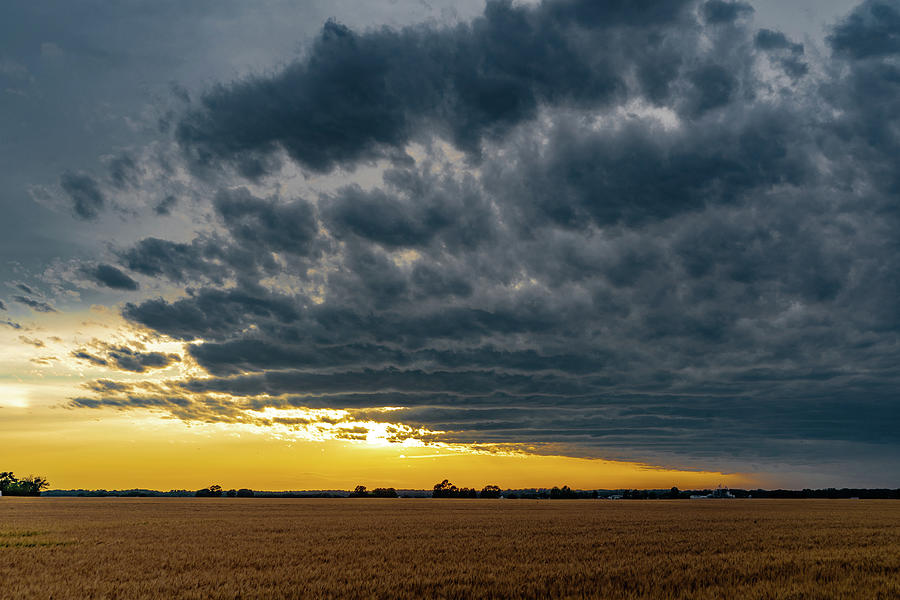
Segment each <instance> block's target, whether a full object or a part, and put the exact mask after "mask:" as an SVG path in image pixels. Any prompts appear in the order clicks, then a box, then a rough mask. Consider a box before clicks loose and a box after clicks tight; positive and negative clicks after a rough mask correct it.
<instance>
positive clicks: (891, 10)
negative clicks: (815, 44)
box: [828, 0, 900, 59]
mask: <svg viewBox="0 0 900 600" xmlns="http://www.w3.org/2000/svg"><path fill="white" fill-rule="evenodd" d="M828 42H829V43H830V44H831V47H832V48H834V49H835V51H836V52H839V53H841V54H845V55H847V56H850V57H852V58H854V59H864V58H872V57H879V56H886V55H889V54H897V53H900V5H898V3H897V2H896V1H895V0H866V1H865V2H863V3H862V4H860V5H859V6H858V7H856V8H855V9H854V10H853V12H852V13H850V15H849V16H848V17H847V18H846V19H844V20H843V21H842V22H841V23H839V24H838V25H837V26H836V27H835V28H834V30H833V31H832V32H831V34H830V35H829V36H828Z"/></svg>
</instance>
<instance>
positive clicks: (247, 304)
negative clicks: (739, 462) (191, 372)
mask: <svg viewBox="0 0 900 600" xmlns="http://www.w3.org/2000/svg"><path fill="white" fill-rule="evenodd" d="M122 314H123V315H124V316H125V317H126V318H128V319H131V320H133V321H135V322H138V323H140V324H142V325H145V326H147V327H150V328H152V329H155V330H157V331H159V332H161V333H165V334H166V335H170V336H172V337H174V338H177V339H183V340H193V339H197V338H206V339H212V340H216V339H222V338H223V337H227V336H230V335H232V332H233V331H234V330H235V329H237V330H240V329H243V328H244V327H247V326H250V325H251V324H255V323H257V322H262V321H268V322H270V323H272V324H273V325H275V324H277V323H282V324H287V323H291V322H294V321H296V320H297V319H298V318H299V316H300V309H299V307H297V306H296V304H295V303H294V301H293V300H292V299H291V298H290V297H289V296H286V295H282V294H278V293H273V292H269V291H267V290H265V289H263V288H261V287H251V288H247V289H240V288H235V289H226V290H215V289H209V288H205V289H202V290H198V291H196V292H192V293H191V295H190V296H189V297H187V298H184V299H182V300H177V301H175V302H172V303H169V302H166V301H165V300H162V299H157V300H147V301H145V302H142V303H140V304H132V303H130V302H129V303H128V304H126V305H125V308H124V310H123V311H122ZM276 326H277V325H276Z"/></svg>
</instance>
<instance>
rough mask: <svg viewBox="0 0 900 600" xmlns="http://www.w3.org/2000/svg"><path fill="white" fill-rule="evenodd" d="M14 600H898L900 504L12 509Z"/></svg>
mask: <svg viewBox="0 0 900 600" xmlns="http://www.w3.org/2000/svg"><path fill="white" fill-rule="evenodd" d="M0 582H2V588H3V594H2V595H3V597H4V598H51V597H52V598H173V597H179V598H197V599H200V598H238V597H241V598H255V597H261V598H299V597H325V598H329V597H332V598H346V597H376V598H427V597H436V598H467V597H487V598H498V597H511V598H526V597H556V598H565V597H585V596H587V597H597V598H645V597H646V598H724V597H731V598H848V597H853V598H885V599H887V598H897V597H900V502H896V501H876V500H871V501H867V500H862V501H854V500H730V501H729V500H722V501H719V500H698V501H615V502H614V501H531V500H431V499H396V500H379V499H358V500H357V499H337V500H329V499H321V500H275V499H239V498H238V499H233V498H217V499H125V498H116V499H86V498H2V500H0Z"/></svg>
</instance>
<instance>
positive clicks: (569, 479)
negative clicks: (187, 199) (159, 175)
mask: <svg viewBox="0 0 900 600" xmlns="http://www.w3.org/2000/svg"><path fill="white" fill-rule="evenodd" d="M50 332H52V333H53V335H52V336H51V335H50ZM22 335H26V336H28V337H29V338H40V339H41V340H43V345H41V346H37V345H29V344H24V343H22V340H21V339H20V336H22ZM133 335H134V331H133V330H130V329H129V327H128V326H127V324H124V323H123V322H122V320H121V318H120V317H119V316H118V315H117V314H116V313H115V312H112V311H109V310H104V309H102V307H94V308H93V309H91V310H90V311H85V312H82V313H69V314H65V315H64V314H52V315H46V316H43V317H42V318H41V322H40V325H37V324H33V325H28V326H26V327H25V328H23V330H22V331H12V330H2V331H0V440H2V441H3V451H2V456H0V459H2V460H0V470H4V471H13V472H14V473H16V475H18V476H25V475H28V474H36V475H41V476H44V477H46V478H48V479H49V481H50V484H51V487H52V488H56V489H75V488H84V489H131V488H148V489H158V490H169V489H199V488H202V487H205V486H208V485H211V484H219V485H222V486H223V487H225V488H240V487H248V488H253V489H260V490H303V489H332V490H342V489H343V490H347V489H352V488H353V487H354V486H356V485H360V484H361V485H365V486H368V487H369V488H375V487H395V488H406V489H410V488H411V489H430V488H431V487H432V486H433V485H434V484H435V483H436V482H438V481H440V480H442V479H449V480H451V481H452V482H453V483H454V484H456V485H458V486H461V487H476V488H481V487H483V486H484V485H487V484H495V485H499V486H501V487H503V488H532V487H536V488H549V487H552V486H554V485H558V486H562V485H568V486H570V487H573V488H581V489H595V488H608V489H619V488H668V487H671V486H673V485H677V486H678V487H680V488H686V489H688V488H707V487H714V486H716V485H718V484H724V485H729V486H732V487H749V486H751V485H756V484H757V483H758V478H757V477H756V476H752V475H746V474H722V473H717V472H705V471H690V470H673V469H661V468H655V467H652V466H648V465H643V464H639V463H630V462H619V461H608V460H599V459H584V458H572V457H567V456H553V455H545V454H523V453H520V452H505V451H504V452H493V453H491V452H485V451H473V450H472V449H471V448H467V447H465V446H454V445H450V444H436V443H423V442H422V441H421V440H420V439H419V438H418V437H417V436H418V435H420V434H422V435H425V436H426V437H427V435H429V434H432V433H435V432H430V431H427V430H416V429H414V428H409V427H408V426H403V425H394V426H392V427H393V431H395V432H396V431H400V432H401V433H403V434H404V435H408V437H406V441H405V443H395V442H394V441H390V440H389V439H388V438H389V437H390V431H391V430H389V429H388V428H387V425H389V424H388V423H377V422H372V421H370V420H368V421H366V420H363V421H357V420H355V419H354V416H353V413H352V411H349V412H348V411H340V410H331V411H330V412H329V411H323V410H312V409H299V408H298V409H286V410H274V409H263V410H260V411H244V412H243V413H242V414H243V415H244V416H245V417H246V418H247V422H236V423H205V422H191V423H186V422H183V421H180V420H177V419H174V418H171V417H166V416H165V415H162V414H160V413H152V412H148V411H144V410H129V411H117V410H115V409H110V408H107V409H90V408H78V409H70V408H65V405H66V403H67V401H68V400H69V399H70V398H71V397H73V396H75V395H89V394H88V391H87V390H84V389H83V388H81V387H80V385H81V384H82V383H83V382H85V381H90V380H93V379H97V378H103V377H110V376H113V377H115V378H116V379H118V380H121V381H126V382H131V383H135V384H140V383H142V382H160V383H161V382H163V381H164V380H166V379H168V378H172V377H178V376H179V375H185V374H195V373H193V372H192V370H193V369H195V368H196V367H195V366H193V365H191V364H190V363H189V362H188V361H184V362H180V363H176V364H175V365H174V366H172V367H170V368H168V369H161V370H158V371H156V372H153V373H145V374H122V373H114V374H113V373H110V372H109V371H106V370H105V369H102V368H97V367H94V366H91V365H88V364H85V363H84V362H83V361H78V360H76V359H74V358H73V357H72V355H71V353H72V351H73V350H76V349H78V348H81V347H88V348H89V347H90V346H91V344H93V343H96V340H98V339H99V340H104V341H114V340H128V339H129V338H130V337H132V336H133ZM144 342H145V343H146V344H147V345H148V346H150V345H152V347H153V348H154V349H160V350H163V351H167V352H172V351H175V350H177V346H171V345H168V344H166V343H165V342H157V341H154V340H146V339H145V340H144ZM382 410H383V411H384V412H385V415H384V419H385V420H386V421H390V416H389V413H390V410H389V409H382ZM373 411H375V412H377V409H373V410H370V411H369V413H372V412H373ZM323 412H329V414H330V413H334V415H331V417H332V420H331V421H329V420H328V419H327V418H324V417H322V415H320V414H319V413H323ZM294 413H296V414H294ZM279 416H280V417H310V420H311V425H308V426H301V425H293V426H291V425H289V426H285V425H279V424H278V423H275V422H274V421H275V420H276V419H274V417H279ZM325 416H326V417H327V416H328V415H325ZM335 417H339V418H340V419H343V420H337V421H335V420H334V418H335ZM298 420H301V419H298ZM262 421H266V422H267V423H268V425H260V424H259V422H262ZM357 426H358V427H360V429H362V428H365V429H366V430H367V433H365V434H359V435H357V438H358V439H355V440H354V439H339V438H340V436H341V435H346V434H347V432H348V431H349V432H351V433H352V431H353V428H354V427H357ZM404 428H405V429H404ZM350 437H352V436H350Z"/></svg>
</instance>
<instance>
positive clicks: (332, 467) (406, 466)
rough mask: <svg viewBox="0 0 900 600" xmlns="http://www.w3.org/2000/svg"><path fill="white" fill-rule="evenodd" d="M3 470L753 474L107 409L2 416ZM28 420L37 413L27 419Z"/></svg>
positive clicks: (107, 482) (144, 479) (78, 480)
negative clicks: (275, 432) (241, 428)
mask: <svg viewBox="0 0 900 600" xmlns="http://www.w3.org/2000/svg"><path fill="white" fill-rule="evenodd" d="M13 412H15V413H18V414H17V416H16V418H12V419H9V418H4V419H3V421H2V423H3V424H2V425H0V437H2V438H3V439H4V441H5V445H6V451H5V456H4V461H3V465H4V469H5V470H12V471H14V472H15V473H16V474H18V475H26V474H29V473H34V474H40V475H42V476H45V477H47V478H48V479H49V480H50V483H51V487H52V488H57V489H76V488H85V489H98V488H102V489H131V488H148V489H159V490H169V489H190V490H193V489H199V488H201V487H205V486H207V485H211V484H214V483H215V484H219V485H222V486H223V487H225V488H240V487H248V488H252V489H259V490H304V489H330V490H342V489H352V488H353V487H354V486H356V485H359V484H362V485H366V486H368V487H369V488H375V487H395V488H407V489H410V488H411V489H430V488H431V487H432V486H433V485H434V484H435V483H436V482H438V481H440V480H442V479H450V480H451V481H452V482H453V483H455V484H456V485H458V486H461V487H462V486H465V487H477V488H481V487H482V486H484V485H486V484H496V485H499V486H501V487H503V488H531V487H537V488H549V487H552V486H554V485H558V486H562V485H568V486H570V487H572V488H581V489H594V488H608V489H618V488H668V487H671V486H673V485H676V486H678V487H680V488H685V489H688V488H707V487H714V486H716V485H718V484H724V485H728V486H731V487H749V486H751V485H755V484H756V479H755V478H754V477H752V476H748V475H742V474H722V473H716V472H703V471H682V470H671V469H659V468H654V467H652V466H648V465H642V464H639V463H629V462H618V461H607V460H599V459H584V458H571V457H565V456H549V455H534V454H499V455H493V454H488V453H469V452H463V451H458V450H455V449H452V448H451V449H448V448H446V447H431V446H425V447H408V446H407V447H405V446H402V445H399V444H391V445H370V444H365V443H356V442H350V441H344V440H324V441H286V440H283V439H278V438H275V437H272V436H268V435H264V434H263V433H246V432H241V433H235V432H228V431H227V429H222V428H220V427H219V426H218V425H206V424H200V425H187V424H184V423H182V422H180V421H174V420H171V419H160V418H158V417H152V416H150V417H148V416H138V415H136V414H135V413H115V412H111V411H83V410H82V411H68V410H61V409H48V410H47V411H40V412H42V413H43V416H42V418H41V419H40V422H41V427H40V430H37V429H33V428H32V427H31V426H30V425H33V424H34V420H35V419H34V417H36V416H37V415H36V414H34V413H35V412H36V411H25V410H21V409H9V408H7V409H4V413H6V414H5V415H4V416H5V417H11V416H13V414H12V413H13ZM27 413H32V414H30V415H29V414H27Z"/></svg>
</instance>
